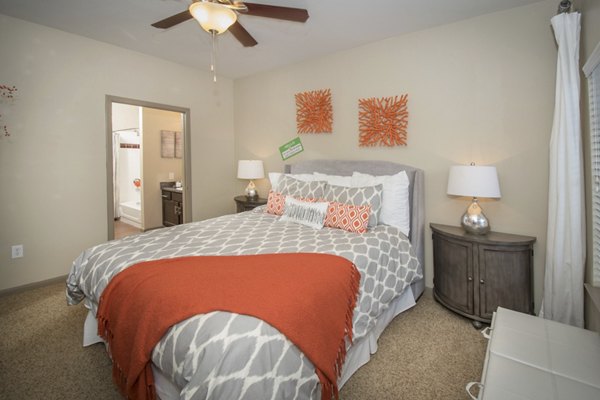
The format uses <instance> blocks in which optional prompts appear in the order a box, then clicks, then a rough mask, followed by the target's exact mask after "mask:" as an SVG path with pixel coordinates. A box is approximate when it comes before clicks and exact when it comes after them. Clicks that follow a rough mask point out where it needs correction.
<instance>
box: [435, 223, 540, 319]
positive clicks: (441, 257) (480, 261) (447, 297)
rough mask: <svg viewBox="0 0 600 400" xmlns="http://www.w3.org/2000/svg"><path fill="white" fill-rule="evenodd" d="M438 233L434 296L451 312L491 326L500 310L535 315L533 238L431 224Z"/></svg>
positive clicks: (436, 236) (436, 239)
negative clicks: (477, 233)
mask: <svg viewBox="0 0 600 400" xmlns="http://www.w3.org/2000/svg"><path fill="white" fill-rule="evenodd" d="M429 226H430V227H431V230H432V232H433V234H432V239H433V286H434V289H433V295H434V297H435V299H436V300H437V301H438V302H439V303H441V304H442V305H444V306H445V307H447V308H449V309H450V310H452V311H454V312H456V313H458V314H461V315H463V316H465V317H468V318H471V319H473V320H474V321H473V325H474V326H475V327H476V328H479V327H481V323H482V322H483V323H490V322H491V320H492V315H493V313H494V311H496V309H497V308H498V306H501V307H504V308H508V309H511V310H515V311H520V312H524V313H527V314H532V313H533V289H532V287H533V272H532V269H533V268H532V267H533V243H534V242H535V240H536V238H534V237H531V236H521V235H512V234H508V233H498V232H489V233H487V234H485V235H474V234H471V233H466V232H465V231H464V230H463V229H462V228H461V227H458V226H449V225H439V224H430V225H429Z"/></svg>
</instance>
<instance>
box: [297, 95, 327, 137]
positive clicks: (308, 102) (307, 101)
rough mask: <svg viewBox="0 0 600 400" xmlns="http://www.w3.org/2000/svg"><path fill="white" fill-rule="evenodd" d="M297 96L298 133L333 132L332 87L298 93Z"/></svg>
mask: <svg viewBox="0 0 600 400" xmlns="http://www.w3.org/2000/svg"><path fill="white" fill-rule="evenodd" d="M295 97H296V125H297V127H298V133H331V132H332V131H333V128H332V126H333V107H332V105H331V90H330V89H324V90H313V91H310V92H303V93H297V94H296V95H295Z"/></svg>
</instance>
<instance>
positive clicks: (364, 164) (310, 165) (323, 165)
mask: <svg viewBox="0 0 600 400" xmlns="http://www.w3.org/2000/svg"><path fill="white" fill-rule="evenodd" d="M284 171H285V172H286V173H291V174H308V173H313V172H320V173H323V174H328V175H342V176H344V175H352V173H353V172H354V171H357V172H362V173H364V174H371V175H394V174H397V173H398V172H400V171H406V174H407V175H408V180H409V182H410V190H409V204H410V211H411V215H410V234H409V239H410V241H411V243H412V245H413V248H414V250H415V254H416V256H417V258H418V259H419V262H420V263H421V267H422V268H423V269H425V186H424V178H425V175H424V172H423V170H421V169H419V168H415V167H411V166H408V165H402V164H396V163H393V162H389V161H350V160H305V161H300V162H297V163H295V164H291V165H286V166H285V170H284Z"/></svg>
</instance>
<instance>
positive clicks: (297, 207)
mask: <svg viewBox="0 0 600 400" xmlns="http://www.w3.org/2000/svg"><path fill="white" fill-rule="evenodd" d="M327 208H329V203H328V202H308V201H301V200H296V199H294V198H293V197H290V196H287V197H286V198H285V207H284V208H283V215H282V216H281V221H291V222H296V223H299V224H302V225H306V226H310V227H311V228H314V229H321V228H323V224H324V223H325V217H326V216H327Z"/></svg>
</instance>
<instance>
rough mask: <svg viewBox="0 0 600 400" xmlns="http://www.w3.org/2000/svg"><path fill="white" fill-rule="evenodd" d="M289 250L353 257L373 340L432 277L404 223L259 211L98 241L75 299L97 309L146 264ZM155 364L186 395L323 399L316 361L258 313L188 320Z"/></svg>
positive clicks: (361, 317)
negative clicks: (426, 275)
mask: <svg viewBox="0 0 600 400" xmlns="http://www.w3.org/2000/svg"><path fill="white" fill-rule="evenodd" d="M288 252H319V253H327V254H336V255H339V256H342V257H345V258H347V259H349V260H351V261H352V262H354V264H355V265H356V266H357V268H358V269H359V271H360V272H361V276H362V279H361V289H360V293H359V299H358V303H357V307H356V308H355V312H354V318H353V331H354V341H355V343H368V344H367V345H365V346H370V345H371V344H372V343H371V342H372V340H370V339H369V336H370V334H371V333H372V332H376V330H375V329H376V327H377V323H378V319H380V317H382V316H383V315H384V314H385V315H387V314H386V311H387V310H389V309H390V307H391V306H392V304H393V302H394V301H395V300H396V299H398V298H399V297H400V296H401V295H402V294H404V295H405V296H407V297H409V298H411V299H412V301H413V302H414V297H413V294H412V292H411V290H410V285H411V284H413V283H416V282H418V281H420V280H421V279H422V276H423V275H422V269H421V265H420V263H419V261H418V260H417V258H416V256H415V254H414V250H413V248H412V247H411V244H410V242H409V240H408V238H407V237H406V236H404V235H403V234H402V233H400V231H399V230H398V229H397V228H394V227H389V226H376V227H374V228H373V229H371V230H370V231H369V232H367V233H365V234H362V235H357V234H353V233H349V232H345V231H343V230H340V229H330V228H324V229H321V230H315V229H312V228H309V227H306V226H303V225H299V224H296V223H293V222H285V221H281V220H279V218H277V217H275V216H273V215H270V214H267V213H265V212H264V208H258V209H255V210H253V211H249V212H245V213H240V214H233V215H227V216H222V217H218V218H214V219H210V220H207V221H201V222H196V223H190V224H184V225H178V226H175V227H172V228H165V229H160V230H156V231H150V232H146V233H144V234H141V235H136V236H130V237H127V238H124V239H121V240H118V241H111V242H107V243H104V244H101V245H98V246H95V247H93V248H90V249H88V250H86V251H84V252H83V253H82V254H81V255H80V256H79V257H78V258H77V259H76V260H75V262H74V264H73V266H72V268H71V272H70V274H69V276H68V279H67V299H68V301H69V303H70V304H76V303H79V302H81V301H84V303H85V305H86V307H88V308H89V309H90V311H91V314H92V315H95V313H96V310H97V306H98V301H99V299H100V296H101V294H102V292H103V290H104V288H105V287H106V286H107V285H108V283H109V281H110V279H111V278H112V277H113V276H115V275H116V274H118V273H119V272H120V271H122V270H123V269H125V268H127V267H129V266H131V265H134V264H136V263H139V262H142V261H148V260H153V259H160V258H172V257H179V256H191V255H220V254H221V255H224V254H228V255H236V254H265V253H288ZM407 293H408V295H407ZM394 312H395V311H393V312H391V313H390V315H394ZM387 318H388V319H389V315H388V316H387ZM379 333H380V332H379ZM377 337H378V335H377ZM375 340H376V339H375ZM367 350H368V354H370V352H371V350H372V349H369V348H367ZM350 358H351V357H350V356H349V359H350ZM362 358H364V356H363V357H362ZM152 362H153V364H154V368H155V371H156V376H159V377H160V378H159V382H160V381H162V380H163V379H162V378H165V379H164V380H165V381H168V382H170V383H171V384H172V385H173V387H174V388H176V390H180V397H181V398H185V399H222V398H240V399H243V398H247V399H253V398H282V397H284V398H296V399H309V398H312V399H318V398H320V389H319V380H318V378H317V376H316V374H315V370H314V367H313V365H312V364H311V362H310V360H308V359H307V358H306V357H305V356H304V355H303V354H302V353H301V352H300V351H299V350H298V348H296V346H294V344H293V343H291V342H289V341H288V340H287V339H286V338H285V336H283V335H282V334H281V333H279V332H278V331H277V330H276V329H275V328H273V327H271V326H269V325H268V324H266V323H264V322H263V321H260V320H257V319H256V318H253V317H250V316H245V315H237V314H232V313H226V312H215V313H209V314H203V315H197V316H195V317H192V318H190V319H188V320H185V321H182V322H181V323H179V324H176V325H175V326H173V327H172V328H171V329H170V330H169V331H168V332H167V334H166V335H165V336H164V337H163V339H162V340H161V341H160V342H159V343H158V344H157V345H156V347H155V349H154V351H153V354H152ZM348 371H350V368H348ZM346 379H347V378H346ZM165 395H166V394H165ZM257 396H258V397H257Z"/></svg>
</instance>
